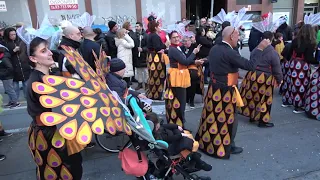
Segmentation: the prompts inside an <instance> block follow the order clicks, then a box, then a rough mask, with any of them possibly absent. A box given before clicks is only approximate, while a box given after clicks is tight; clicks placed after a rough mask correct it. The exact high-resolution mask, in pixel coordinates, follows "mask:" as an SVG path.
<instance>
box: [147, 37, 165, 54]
mask: <svg viewBox="0 0 320 180" xmlns="http://www.w3.org/2000/svg"><path fill="white" fill-rule="evenodd" d="M147 47H148V49H149V51H156V52H158V51H161V50H162V49H166V45H164V44H163V43H162V41H161V38H160V36H159V35H158V34H156V33H150V34H149V36H148V43H147Z"/></svg>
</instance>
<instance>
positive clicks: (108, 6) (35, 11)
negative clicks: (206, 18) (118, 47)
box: [0, 0, 185, 27]
mask: <svg viewBox="0 0 320 180" xmlns="http://www.w3.org/2000/svg"><path fill="white" fill-rule="evenodd" d="M2 3H5V5H6V10H2V11H1V9H0V22H1V23H5V24H7V25H12V24H15V23H17V22H23V23H25V24H30V25H31V24H32V25H33V27H37V26H38V24H39V22H41V21H42V19H43V18H44V16H45V15H46V14H47V15H48V16H49V18H54V19H58V20H72V19H74V18H77V17H79V16H81V14H83V13H84V12H88V13H90V14H94V15H95V16H96V21H95V23H96V24H103V23H106V22H108V21H110V20H113V21H116V22H118V23H120V24H121V23H122V22H124V21H131V22H136V21H142V20H143V18H145V17H147V16H148V15H149V14H150V13H151V12H154V13H156V15H159V16H161V18H162V20H163V23H164V25H168V24H172V23H174V22H176V21H177V20H180V19H181V17H182V14H183V13H185V10H184V11H183V10H182V9H183V7H185V5H183V3H184V4H185V0H162V1H159V0H3V1H0V5H1V4H2Z"/></svg>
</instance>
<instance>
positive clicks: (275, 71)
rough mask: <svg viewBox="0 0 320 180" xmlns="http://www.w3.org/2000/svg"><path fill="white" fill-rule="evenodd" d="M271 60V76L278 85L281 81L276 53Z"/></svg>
mask: <svg viewBox="0 0 320 180" xmlns="http://www.w3.org/2000/svg"><path fill="white" fill-rule="evenodd" d="M271 59H272V60H271V68H272V75H273V76H274V77H275V79H276V81H277V83H278V84H280V83H281V81H282V80H283V75H282V71H281V65H280V57H279V55H278V54H277V53H276V52H274V53H273V55H272V58H271Z"/></svg>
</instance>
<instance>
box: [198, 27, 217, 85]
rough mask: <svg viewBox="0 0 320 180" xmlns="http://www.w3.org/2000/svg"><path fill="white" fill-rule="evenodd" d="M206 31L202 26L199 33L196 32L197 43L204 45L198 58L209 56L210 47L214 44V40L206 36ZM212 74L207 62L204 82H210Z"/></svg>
mask: <svg viewBox="0 0 320 180" xmlns="http://www.w3.org/2000/svg"><path fill="white" fill-rule="evenodd" d="M205 34H206V32H205V29H204V28H202V27H200V28H199V29H198V30H197V34H196V41H197V44H201V45H202V47H201V49H200V51H199V53H198V54H197V58H198V59H203V58H207V56H208V55H209V52H210V49H211V47H212V46H213V42H212V40H209V39H208V38H207V37H206V36H205ZM209 74H210V71H209V64H208V63H207V64H205V70H204V83H206V84H208V79H207V78H208V76H209Z"/></svg>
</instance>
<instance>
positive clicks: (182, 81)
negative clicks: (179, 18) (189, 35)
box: [164, 31, 203, 127]
mask: <svg viewBox="0 0 320 180" xmlns="http://www.w3.org/2000/svg"><path fill="white" fill-rule="evenodd" d="M169 37H170V40H171V46H170V47H169V50H168V55H169V59H170V68H169V71H168V77H167V80H166V91H165V95H164V98H165V105H166V117H167V122H168V123H171V124H172V123H173V124H177V125H178V126H181V127H183V125H184V123H185V117H184V112H185V108H186V98H187V88H188V87H190V85H191V79H190V73H189V70H188V65H190V64H192V63H196V64H202V63H203V60H195V59H196V54H197V53H198V52H199V50H200V47H201V45H198V47H197V48H195V49H194V50H193V52H192V54H191V55H190V56H189V57H186V55H185V54H184V52H182V50H181V48H180V47H179V44H180V37H179V34H178V32H177V31H172V32H171V33H170V34H169Z"/></svg>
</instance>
